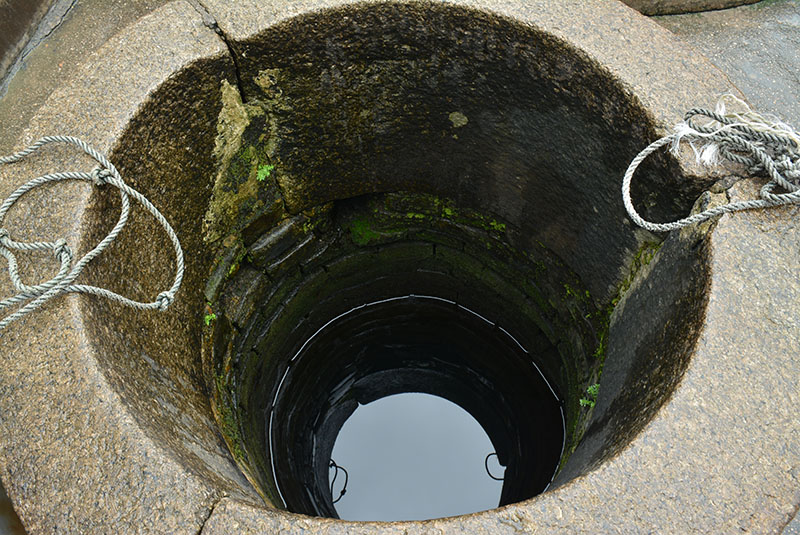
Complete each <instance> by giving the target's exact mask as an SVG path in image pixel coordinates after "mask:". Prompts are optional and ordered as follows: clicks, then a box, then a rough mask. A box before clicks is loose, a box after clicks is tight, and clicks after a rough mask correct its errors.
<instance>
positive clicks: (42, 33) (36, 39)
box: [0, 0, 78, 97]
mask: <svg viewBox="0 0 800 535" xmlns="http://www.w3.org/2000/svg"><path fill="white" fill-rule="evenodd" d="M67 2H69V4H68V5H66V7H65V4H66V3H67ZM77 4H78V0H66V1H64V0H62V1H57V2H55V3H54V4H53V5H52V6H51V7H50V9H49V10H48V11H47V13H46V14H45V16H44V17H43V18H42V20H41V21H40V22H39V25H38V27H37V28H36V29H35V30H34V33H33V35H32V36H31V37H30V39H28V42H27V43H25V45H24V46H23V47H22V50H21V51H20V52H19V54H18V55H17V57H16V58H15V59H14V60H13V61H12V63H11V64H10V65H9V67H8V70H6V73H5V75H3V76H1V77H0V97H2V96H4V95H5V94H6V92H7V91H8V85H9V83H11V79H12V78H14V75H15V74H16V73H17V72H18V71H19V70H20V69H21V68H22V66H23V65H24V64H25V60H26V59H28V56H29V55H30V54H31V52H33V51H34V50H36V48H37V47H38V46H39V45H40V44H42V43H43V42H44V41H45V40H47V38H49V37H50V36H51V35H52V34H53V32H55V31H56V30H57V29H58V28H60V27H61V25H62V24H64V21H65V20H66V19H67V15H69V14H70V13H71V12H72V9H73V8H74V7H75V6H76V5H77ZM59 10H62V12H61V14H60V15H57V13H58V11H59ZM55 17H58V21H57V22H55V24H50V20H51V19H52V18H55ZM48 26H49V27H48Z"/></svg>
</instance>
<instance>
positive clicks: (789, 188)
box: [622, 95, 800, 232]
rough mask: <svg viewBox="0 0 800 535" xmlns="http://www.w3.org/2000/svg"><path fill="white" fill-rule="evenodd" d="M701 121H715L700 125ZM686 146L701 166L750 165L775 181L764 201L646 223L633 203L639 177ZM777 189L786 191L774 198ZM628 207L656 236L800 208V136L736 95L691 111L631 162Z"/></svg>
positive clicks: (625, 182) (625, 194)
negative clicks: (745, 214) (747, 214)
mask: <svg viewBox="0 0 800 535" xmlns="http://www.w3.org/2000/svg"><path fill="white" fill-rule="evenodd" d="M726 104H732V105H735V106H739V107H742V108H743V111H740V112H736V111H729V110H727V109H726V108H727V106H726ZM695 117H705V118H707V119H709V120H708V121H707V122H706V123H704V124H698V123H697V122H696V121H695ZM681 142H687V143H689V145H690V146H691V147H692V150H694V153H695V156H696V158H697V161H698V162H700V163H703V164H704V165H714V164H717V163H719V161H720V159H726V160H729V161H731V162H735V163H739V164H743V165H745V166H747V167H748V169H749V171H750V172H751V173H753V174H766V175H767V176H768V177H769V179H770V180H769V182H767V183H766V184H764V186H762V187H761V191H760V192H759V197H760V198H759V199H753V200H747V201H738V202H733V203H729V204H725V205H723V206H718V207H715V208H710V209H708V210H705V211H703V212H700V213H697V214H694V215H691V216H689V217H685V218H683V219H679V220H678V221H674V222H671V223H653V222H650V221H646V220H645V219H643V218H642V217H641V216H640V215H639V213H638V212H637V211H636V209H635V208H634V206H633V201H632V200H631V180H632V178H633V174H634V172H635V171H636V169H637V168H638V167H639V165H640V164H641V163H642V161H644V160H645V159H646V158H647V157H648V156H649V155H650V154H652V153H653V152H655V151H656V150H658V149H660V148H661V147H663V146H665V145H668V144H671V145H672V148H671V150H672V151H673V153H677V150H678V147H679V145H680V143H681ZM695 144H697V145H699V147H700V148H698V147H697V146H696V145H695ZM777 188H781V189H783V191H784V192H783V193H774V191H775V190H776V189H777ZM622 202H623V203H624V205H625V210H627V212H628V215H629V216H630V218H631V219H632V220H633V222H634V223H636V224H637V225H639V226H640V227H642V228H645V229H647V230H650V231H653V232H667V231H670V230H676V229H679V228H682V227H685V226H688V225H692V224H694V223H700V222H702V221H706V220H708V219H711V218H712V217H715V216H718V215H722V214H726V213H733V212H739V211H742V210H753V209H756V208H767V207H771V206H781V205H786V204H800V134H798V132H797V131H796V130H794V129H793V128H792V127H791V126H789V125H787V124H786V123H783V122H781V121H779V120H777V119H776V118H773V117H771V116H767V115H761V114H758V113H756V112H754V111H752V110H751V109H750V108H749V107H748V106H747V104H746V103H744V102H743V101H741V100H740V99H738V98H736V97H735V96H733V95H723V96H722V97H721V98H720V101H719V102H718V104H717V108H716V111H711V110H707V109H703V108H693V109H691V110H689V111H688V112H687V113H686V115H685V117H684V120H683V122H682V123H679V124H677V125H676V126H675V132H674V133H672V134H670V135H667V136H664V137H662V138H661V139H658V140H656V141H654V142H653V143H651V144H650V145H648V146H647V147H646V148H645V149H644V150H643V151H641V152H640V153H639V154H638V155H637V156H636V157H635V158H634V159H633V160H632V161H631V163H630V165H629V166H628V169H627V171H625V176H624V177H623V179H622Z"/></svg>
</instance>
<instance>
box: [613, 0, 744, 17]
mask: <svg viewBox="0 0 800 535" xmlns="http://www.w3.org/2000/svg"><path fill="white" fill-rule="evenodd" d="M622 1H623V2H625V3H626V4H628V5H629V6H631V7H632V8H633V9H636V10H638V11H640V12H641V13H643V14H645V15H669V14H675V13H695V12H698V11H709V10H712V9H725V8H728V7H734V6H741V5H743V4H754V3H756V2H758V1H759V0H622Z"/></svg>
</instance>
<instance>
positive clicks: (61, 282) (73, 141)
mask: <svg viewBox="0 0 800 535" xmlns="http://www.w3.org/2000/svg"><path fill="white" fill-rule="evenodd" d="M49 143H67V144H70V145H73V146H76V147H78V148H80V149H81V150H82V151H83V152H85V153H86V154H88V155H89V156H90V157H91V158H92V159H94V160H95V161H96V162H97V163H98V164H99V165H98V166H96V167H95V168H94V169H92V170H91V171H90V172H88V173H87V172H62V173H52V174H47V175H43V176H40V177H37V178H34V179H33V180H30V181H28V182H26V183H25V184H23V185H22V186H20V187H18V188H17V189H16V190H15V191H14V192H13V193H11V195H9V197H8V198H7V199H6V200H5V201H4V202H3V203H2V205H0V255H2V256H3V257H5V259H6V260H7V261H8V274H9V277H10V278H11V282H12V284H13V285H14V288H15V289H16V290H17V292H19V293H17V294H16V295H14V296H12V297H9V298H7V299H4V300H2V301H0V310H3V309H5V308H8V307H11V306H15V305H16V306H18V307H19V308H18V309H17V310H16V311H15V312H13V313H12V314H10V315H8V316H6V317H5V318H3V319H2V320H0V330H2V329H3V328H5V327H6V326H7V325H9V324H10V323H11V322H13V321H15V320H17V319H19V318H21V317H22V316H24V315H26V314H28V313H30V312H32V311H34V310H36V309H37V308H39V307H41V306H42V305H43V304H44V303H45V302H47V301H49V300H50V299H52V298H54V297H56V296H59V295H61V294H65V293H83V294H90V295H97V296H101V297H105V298H108V299H111V300H113V301H116V302H118V303H121V304H123V305H125V306H129V307H133V308H136V309H139V310H160V311H163V310H166V309H167V308H168V307H169V306H170V305H171V304H172V302H173V301H174V300H175V295H176V294H177V293H178V290H179V289H180V286H181V283H182V281H183V273H184V269H185V268H184V263H183V249H182V248H181V244H180V241H179V240H178V236H177V235H176V234H175V231H174V230H173V229H172V226H171V225H170V224H169V223H168V222H167V220H166V219H165V218H164V216H163V215H162V214H161V212H159V211H158V209H156V208H155V206H153V204H152V203H150V201H149V200H147V198H146V197H145V196H144V195H142V194H141V193H139V192H138V191H136V190H135V189H133V188H131V187H130V186H128V185H127V184H126V183H125V181H124V180H122V176H121V175H120V174H119V171H117V168H116V167H114V164H112V163H111V162H110V161H108V159H106V157H105V156H103V155H102V154H100V153H99V152H97V151H96V150H95V149H94V148H92V147H91V146H90V145H88V144H87V143H85V142H84V141H82V140H80V139H78V138H75V137H71V136H47V137H43V138H42V139H40V140H38V141H36V142H35V143H33V144H32V145H30V146H29V147H27V148H25V149H23V150H21V151H19V152H17V153H15V154H12V155H10V156H4V157H0V164H11V163H14V162H18V161H20V160H22V159H24V158H26V157H27V156H29V155H31V154H33V153H34V152H36V151H37V150H39V149H40V148H42V147H43V146H44V145H47V144H49ZM65 180H83V181H87V182H91V183H93V184H95V185H96V186H98V187H101V186H104V185H107V184H110V185H112V186H114V187H116V188H117V189H119V194H120V202H121V210H120V215H119V220H118V221H117V224H116V225H115V226H114V228H112V229H111V231H110V232H109V233H108V234H107V235H106V237H105V238H103V239H102V240H101V241H100V243H98V244H97V245H96V246H95V247H94V249H92V250H91V251H89V252H88V253H86V254H85V255H84V256H83V257H82V258H80V259H79V260H78V261H77V262H75V264H74V265H73V264H72V262H73V251H72V248H70V247H69V245H67V242H66V240H64V239H63V238H62V239H58V240H56V241H55V242H17V241H14V240H12V239H11V236H10V235H9V232H8V230H7V229H5V228H3V227H2V223H3V220H4V219H5V216H6V213H8V210H9V209H10V208H11V207H12V206H13V205H14V203H16V202H17V200H19V198H20V197H22V196H23V195H24V194H25V193H27V192H29V191H31V190H33V189H35V188H37V187H39V186H42V185H44V184H47V183H50V182H60V181H65ZM131 197H133V199H134V200H136V201H138V202H139V203H140V204H141V205H142V206H143V207H144V209H145V210H147V211H148V212H150V214H151V215H152V216H153V217H154V218H155V219H156V220H157V221H158V223H159V224H160V225H161V227H162V228H163V229H164V232H166V234H167V236H168V237H169V239H170V241H171V242H172V246H173V249H174V251H175V279H174V281H173V283H172V286H171V287H170V289H169V290H167V291H164V292H161V293H159V294H158V296H157V297H156V299H155V300H154V301H152V302H150V303H142V302H139V301H134V300H132V299H129V298H127V297H123V296H122V295H119V294H117V293H114V292H112V291H110V290H107V289H105V288H98V287H96V286H88V285H85V284H73V283H74V282H75V279H77V278H78V275H80V273H81V272H82V271H83V269H84V268H85V267H86V265H87V264H88V263H89V262H90V261H91V260H92V259H94V258H95V257H97V256H98V255H100V253H102V252H103V251H104V250H105V249H107V248H108V246H109V245H111V243H112V242H113V241H114V240H115V239H116V237H117V235H118V234H119V233H120V232H121V231H122V229H123V228H124V227H125V224H126V223H127V222H128V215H129V213H130V198H131ZM48 249H49V250H52V252H53V254H54V255H55V257H56V258H57V259H58V260H59V261H60V262H61V268H60V269H59V271H58V273H57V274H56V275H55V276H54V277H53V278H51V279H50V280H48V281H45V282H43V283H40V284H36V285H33V286H29V285H27V284H25V283H24V282H23V281H22V279H21V278H20V276H19V273H18V263H17V259H16V256H15V255H14V251H45V250H48Z"/></svg>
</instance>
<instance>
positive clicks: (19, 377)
mask: <svg viewBox="0 0 800 535" xmlns="http://www.w3.org/2000/svg"><path fill="white" fill-rule="evenodd" d="M201 57H218V58H225V57H226V49H225V47H224V45H223V44H222V43H221V42H220V40H219V38H218V37H217V36H216V35H215V34H214V33H213V32H212V31H210V30H209V29H208V28H206V27H205V26H204V25H203V24H202V20H201V19H200V17H199V15H198V14H197V12H196V11H195V10H194V9H193V8H192V7H191V6H190V5H189V4H187V3H184V2H174V3H172V4H169V5H167V6H164V7H163V8H162V9H161V10H159V11H158V12H157V13H155V14H153V15H152V16H149V17H144V18H142V19H141V20H139V21H138V22H137V24H136V27H135V29H134V30H131V31H129V32H127V33H126V32H122V33H120V34H118V35H117V36H115V37H114V38H112V39H111V40H110V41H108V42H107V43H106V44H105V46H104V47H102V48H100V49H99V50H98V51H97V52H96V53H93V54H92V55H90V56H89V57H88V58H85V59H86V63H85V64H84V65H83V66H82V67H80V68H79V70H78V71H77V73H76V75H75V76H74V78H72V81H71V82H68V83H65V84H63V85H62V86H61V87H59V88H58V89H56V90H55V92H54V93H53V94H52V95H51V96H50V97H49V99H48V100H47V104H46V105H45V106H44V108H43V109H42V110H41V111H40V112H39V113H38V114H37V115H36V118H35V119H34V120H33V121H32V122H31V123H30V125H29V127H28V128H27V129H26V131H25V134H24V135H23V136H22V138H23V139H22V140H18V141H17V142H16V145H17V147H21V146H22V145H23V144H24V143H25V142H29V141H31V140H33V139H36V138H38V137H40V136H42V135H46V134H52V133H53V129H54V128H55V127H56V126H55V125H57V128H58V132H60V133H70V134H73V135H77V136H80V137H81V138H83V139H84V140H86V141H87V142H89V143H91V144H92V145H93V146H95V147H96V148H97V149H98V150H100V151H102V152H105V153H109V154H110V153H111V149H112V148H113V145H114V144H115V142H116V140H117V138H118V136H119V134H120V132H121V131H122V130H123V129H124V128H127V127H128V121H129V120H130V118H131V117H132V116H133V114H134V113H135V112H136V111H137V109H138V107H139V105H140V103H141V102H143V101H144V100H145V99H146V98H147V95H148V94H149V93H150V92H151V91H153V89H154V88H155V87H156V86H158V85H159V84H161V83H162V82H163V81H164V79H165V78H167V77H168V76H170V75H171V74H172V73H173V72H175V71H176V70H178V69H180V68H181V67H183V66H185V65H187V64H188V63H190V62H192V61H194V60H196V59H197V58H201ZM212 72H213V71H212ZM227 76H230V72H229V71H227V72H226V68H225V67H224V64H223V68H222V69H221V70H218V71H216V76H214V79H213V83H214V85H215V86H216V84H217V83H218V80H219V79H221V78H223V77H227ZM119 81H124V83H120V82H119ZM196 81H197V83H198V86H197V88H198V89H199V90H202V89H203V87H204V85H203V83H204V82H203V81H202V79H197V80H196ZM87 103H91V105H89V106H87ZM178 105H179V104H178ZM183 105H188V106H191V105H192V102H186V103H183ZM185 116H186V119H187V121H189V122H188V123H187V124H185V125H183V126H184V127H186V128H194V129H203V128H207V127H209V125H202V124H197V121H196V117H195V116H193V115H192V114H189V113H187V114H185ZM212 116H213V114H212ZM197 117H202V116H197ZM3 124H4V126H5V124H6V123H5V122H4V123H3ZM210 127H211V128H213V126H210ZM3 137H5V136H3ZM86 166H91V164H90V163H89V162H87V161H86V160H85V159H82V158H80V157H76V156H75V153H74V151H69V150H58V149H55V150H52V151H46V152H45V153H43V154H41V155H39V156H37V157H36V158H35V159H31V160H28V161H25V162H22V163H20V164H18V165H15V166H13V169H12V168H9V167H5V166H4V168H3V169H0V173H1V174H0V177H1V178H0V184H1V185H0V190H2V195H3V196H5V195H7V194H8V193H9V192H10V191H11V188H12V187H15V186H16V185H18V184H20V183H21V181H22V180H23V179H24V177H34V176H37V175H38V174H41V173H42V172H44V171H52V170H58V169H65V168H86ZM91 191H92V190H91V188H90V187H87V186H85V185H77V184H71V185H67V186H64V187H63V188H57V190H56V192H55V194H56V195H57V197H58V204H54V203H53V201H52V200H51V199H50V198H49V196H48V195H47V194H42V193H41V192H37V193H36V194H33V195H31V196H30V197H29V198H26V199H25V208H24V209H23V208H20V209H19V210H15V213H14V214H10V216H9V219H8V220H7V225H8V227H7V228H9V229H10V231H11V233H12V235H16V236H20V237H21V238H23V239H24V238H30V237H33V236H39V237H48V238H51V237H53V236H64V237H66V239H67V240H68V242H69V243H71V244H75V243H80V242H81V241H82V238H81V237H82V236H84V235H85V232H86V230H87V228H86V226H85V225H83V220H82V217H81V214H83V212H84V210H85V209H86V208H87V206H88V204H89V199H90V194H91ZM156 202H158V201H157V200H156ZM40 214H47V217H41V216H40ZM79 249H80V250H84V251H85V250H86V245H83V246H82V247H80V248H79ZM49 267H52V266H42V267H41V268H40V269H31V270H30V271H28V269H27V266H26V267H25V268H23V269H25V271H26V273H28V274H29V275H26V277H27V276H30V277H32V278H34V279H35V278H36V277H40V278H45V277H49V276H51V275H50V274H49V273H48V271H49V269H48V268H49ZM11 293H13V292H11V288H10V286H9V285H8V283H7V279H6V278H3V282H2V294H3V295H10V294H11ZM81 316H82V314H81V313H80V312H79V310H78V301H77V300H75V299H73V298H67V299H62V300H59V301H58V302H54V303H52V305H50V306H48V307H46V308H45V309H44V310H42V311H41V314H37V315H36V316H35V317H30V318H26V320H25V321H21V322H20V323H19V324H17V325H14V326H13V327H12V328H10V329H8V330H6V331H4V332H3V334H2V339H0V344H2V350H1V351H0V354H2V361H3V372H2V381H0V436H2V437H3V438H2V444H1V445H0V461H1V462H0V464H2V478H3V481H4V483H5V487H6V489H7V491H8V493H9V495H10V496H11V498H12V499H13V500H14V502H15V505H16V509H17V512H18V513H19V515H20V517H21V518H22V520H23V522H24V523H25V525H26V527H27V528H28V530H29V531H30V532H32V533H50V532H83V533H90V532H94V533H99V532H106V533H107V532H120V531H122V532H170V533H172V532H174V533H196V532H197V530H198V529H199V528H200V526H201V525H202V522H203V520H204V519H205V517H206V516H207V514H208V511H209V509H210V508H211V506H212V505H213V503H214V502H215V501H216V500H217V499H219V497H220V496H221V495H222V494H223V493H224V492H225V486H226V485H225V484H224V482H221V481H220V480H216V481H215V480H213V479H212V480H209V479H208V478H207V477H204V475H203V470H204V468H203V467H204V463H205V462H209V463H219V462H222V463H227V468H225V466H223V467H222V469H221V470H216V471H215V473H222V474H224V473H225V470H228V473H229V475H228V477H230V478H233V479H234V480H235V483H233V484H229V486H235V487H237V488H242V486H243V483H242V477H241V475H240V474H239V473H238V471H236V469H235V468H234V467H233V466H232V465H231V464H230V461H228V460H226V457H225V456H224V455H225V454H224V450H223V457H219V458H218V459H215V458H214V457H213V455H211V454H209V455H207V456H206V460H205V461H203V460H199V457H198V456H199V455H205V453H204V451H203V449H202V448H199V447H198V454H197V455H196V456H195V457H194V458H189V457H187V456H184V457H180V456H179V455H176V454H175V453H174V452H172V451H169V450H168V449H165V447H164V445H162V444H158V443H156V442H155V441H154V440H153V439H152V438H151V437H149V436H147V434H146V433H144V432H143V430H142V427H141V425H140V423H139V422H137V420H136V416H137V413H136V412H135V411H132V410H131V408H130V406H129V405H127V404H126V403H125V402H124V401H123V400H122V399H120V396H119V394H118V393H117V392H116V391H115V390H114V388H113V387H112V385H111V384H110V382H109V381H110V379H111V378H113V375H112V376H107V375H105V374H104V372H103V371H102V370H101V369H100V368H99V367H98V360H97V357H98V354H97V349H96V348H95V347H94V345H93V344H92V342H91V341H90V340H89V339H88V338H87V333H86V329H85V325H84V323H83V320H82V319H80V318H81ZM31 320H32V321H31ZM142 365H144V366H147V367H146V368H145V369H147V370H148V373H150V374H151V376H152V378H153V381H157V380H158V377H159V374H163V373H164V372H163V369H162V368H161V367H159V366H158V363H154V362H153V363H149V364H148V363H146V362H145V363H142ZM186 389H187V390H190V391H193V392H195V393H194V396H198V395H199V394H197V393H196V389H195V388H193V387H190V385H188V384H187V385H186ZM177 390H178V391H179V390H180V388H177ZM30 394H33V395H34V396H35V397H36V398H38V399H39V401H38V402H33V403H29V402H27V401H26V399H29V400H30V397H29V395H30ZM171 401H172V400H170V399H169V396H168V395H167V396H162V397H161V398H159V399H155V398H151V399H150V403H151V404H152V407H153V408H157V410H158V411H161V412H163V411H165V410H168V404H169V403H170V402H171ZM54 407H57V408H58V409H57V410H53V408H54ZM181 408H185V407H181ZM176 410H177V409H176ZM205 410H206V411H207V414H206V416H205V421H206V422H207V424H206V425H207V428H208V429H207V430H206V431H205V433H206V434H209V433H211V434H212V435H211V436H212V437H214V440H215V441H216V442H217V443H219V442H220V441H219V439H218V437H216V435H213V433H215V431H214V426H213V419H212V417H211V415H210V411H208V409H207V406H206V407H205ZM190 420H196V421H197V422H202V421H203V420H202V415H200V417H198V418H190ZM176 423H177V422H173V427H172V429H173V432H176V433H179V432H180V431H181V429H180V427H179V426H178V427H177V428H176V427H175V424H176ZM173 440H174V439H173ZM188 440H190V439H186V438H184V439H183V442H184V443H187V441H188ZM197 440H198V441H200V440H202V438H200V437H198V438H197ZM166 443H167V442H164V444H166ZM212 443H213V442H212ZM220 447H222V446H220ZM223 477H224V476H223ZM90 489H95V491H97V493H96V494H95V493H93V492H91V491H90ZM90 494H94V496H93V497H92V498H89V495H90Z"/></svg>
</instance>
